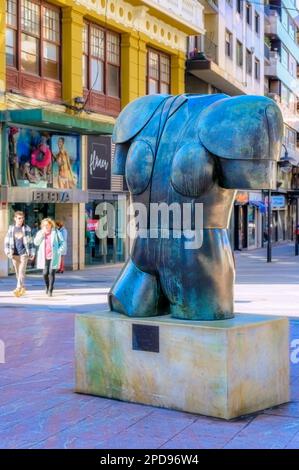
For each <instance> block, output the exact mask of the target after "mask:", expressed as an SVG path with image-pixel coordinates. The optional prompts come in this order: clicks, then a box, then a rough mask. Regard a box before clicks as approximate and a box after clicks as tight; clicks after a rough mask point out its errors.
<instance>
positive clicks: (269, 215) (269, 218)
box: [267, 189, 272, 263]
mask: <svg viewBox="0 0 299 470" xmlns="http://www.w3.org/2000/svg"><path fill="white" fill-rule="evenodd" d="M271 197H272V196H271V189H269V190H268V211H267V221H268V234H267V236H268V243H267V263H271V261H272V204H271Z"/></svg>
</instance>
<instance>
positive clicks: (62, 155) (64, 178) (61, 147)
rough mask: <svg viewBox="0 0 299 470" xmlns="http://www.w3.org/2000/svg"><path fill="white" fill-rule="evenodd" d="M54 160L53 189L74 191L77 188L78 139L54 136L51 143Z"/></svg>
mask: <svg viewBox="0 0 299 470" xmlns="http://www.w3.org/2000/svg"><path fill="white" fill-rule="evenodd" d="M51 147H52V152H53V158H54V169H53V170H54V175H53V187H56V188H59V189H73V188H76V187H77V182H78V171H77V168H76V165H75V162H76V160H77V152H78V150H77V139H76V138H75V137H70V136H67V137H64V136H52V142H51Z"/></svg>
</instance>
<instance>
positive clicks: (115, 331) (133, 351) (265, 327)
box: [75, 311, 289, 419]
mask: <svg viewBox="0 0 299 470" xmlns="http://www.w3.org/2000/svg"><path fill="white" fill-rule="evenodd" d="M75 342H76V344H75V350H76V391H77V392H79V393H87V394H92V395H99V396H102V397H109V398H116V399H118V400H124V401H130V402H136V403H144V404H148V405H153V406H159V407H165V408H172V409H176V410H182V411H187V412H191V413H199V414H203V415H208V416H215V417H219V418H225V419H231V418H235V417H237V416H240V415H244V414H248V413H253V412H255V411H258V410H263V409H265V408H269V407H272V406H275V405H279V404H281V403H285V402H287V401H288V400H289V344H288V320H287V319H286V318H280V317H269V316H263V315H243V314H242V315H241V314H239V315H236V317H235V318H234V319H232V320H225V321H215V322H195V321H182V320H174V319H172V318H170V317H169V316H164V317H163V316H162V317H155V318H147V319H132V318H128V317H126V316H123V315H120V314H117V313H113V312H108V311H106V312H103V313H98V314H96V313H95V314H85V315H84V314H82V315H77V316H76V338H75Z"/></svg>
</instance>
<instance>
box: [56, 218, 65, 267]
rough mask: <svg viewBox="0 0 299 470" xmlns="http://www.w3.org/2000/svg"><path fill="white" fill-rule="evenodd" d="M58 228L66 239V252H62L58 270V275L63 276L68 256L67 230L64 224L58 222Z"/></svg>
mask: <svg viewBox="0 0 299 470" xmlns="http://www.w3.org/2000/svg"><path fill="white" fill-rule="evenodd" d="M56 227H57V228H58V230H59V232H60V233H61V235H62V237H63V239H64V250H63V251H62V252H61V257H60V265H59V268H58V271H57V272H58V273H61V274H63V273H64V258H65V256H66V254H67V229H66V228H65V226H64V223H63V222H60V221H58V220H57V221H56Z"/></svg>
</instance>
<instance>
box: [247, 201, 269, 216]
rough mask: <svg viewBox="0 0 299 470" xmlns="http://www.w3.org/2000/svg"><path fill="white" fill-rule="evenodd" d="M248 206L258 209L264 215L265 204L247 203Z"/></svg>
mask: <svg viewBox="0 0 299 470" xmlns="http://www.w3.org/2000/svg"><path fill="white" fill-rule="evenodd" d="M249 205H250V206H254V207H256V208H257V209H259V211H260V212H261V213H262V214H265V213H266V204H265V203H264V202H262V201H254V200H253V201H249Z"/></svg>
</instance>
